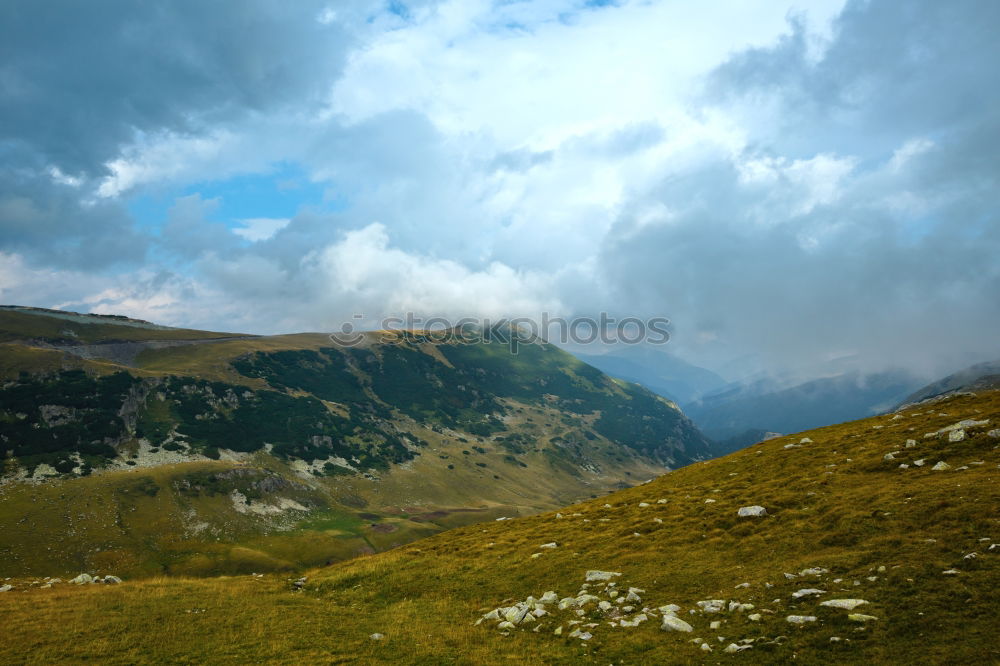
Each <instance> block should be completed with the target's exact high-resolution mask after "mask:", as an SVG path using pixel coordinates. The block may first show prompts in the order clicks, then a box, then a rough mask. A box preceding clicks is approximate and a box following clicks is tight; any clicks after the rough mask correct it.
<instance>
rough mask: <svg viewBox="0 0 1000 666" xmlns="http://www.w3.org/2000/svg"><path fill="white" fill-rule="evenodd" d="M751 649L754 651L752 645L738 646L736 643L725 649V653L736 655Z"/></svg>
mask: <svg viewBox="0 0 1000 666" xmlns="http://www.w3.org/2000/svg"><path fill="white" fill-rule="evenodd" d="M750 649H753V646H752V645H737V644H736V643H730V644H729V645H727V646H726V647H725V649H724V650H723V652H726V653H728V654H735V653H737V652H743V650H750Z"/></svg>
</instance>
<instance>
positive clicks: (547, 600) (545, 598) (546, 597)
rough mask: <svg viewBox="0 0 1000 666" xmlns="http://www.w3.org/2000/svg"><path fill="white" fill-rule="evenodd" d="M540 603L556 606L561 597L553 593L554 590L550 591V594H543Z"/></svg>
mask: <svg viewBox="0 0 1000 666" xmlns="http://www.w3.org/2000/svg"><path fill="white" fill-rule="evenodd" d="M538 601H539V602H540V603H543V604H554V603H556V602H557V601H559V595H558V594H556V593H555V592H553V591H552V590H549V591H548V592H546V593H545V594H543V595H542V598H541V599H539V600H538Z"/></svg>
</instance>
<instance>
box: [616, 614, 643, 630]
mask: <svg viewBox="0 0 1000 666" xmlns="http://www.w3.org/2000/svg"><path fill="white" fill-rule="evenodd" d="M648 619H649V617H647V616H646V614H645V613H639V614H638V615H636V616H635V617H634V618H632V619H631V620H622V621H621V622H619V624H620V625H621V626H623V627H638V626H639V625H640V624H641V623H643V622H645V621H646V620H648Z"/></svg>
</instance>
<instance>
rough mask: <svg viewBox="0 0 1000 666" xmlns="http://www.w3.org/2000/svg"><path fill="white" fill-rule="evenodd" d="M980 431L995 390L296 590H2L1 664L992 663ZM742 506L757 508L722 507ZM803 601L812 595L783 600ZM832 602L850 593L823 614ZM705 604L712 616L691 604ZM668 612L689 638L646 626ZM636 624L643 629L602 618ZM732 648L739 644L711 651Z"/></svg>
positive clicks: (470, 533) (337, 568)
mask: <svg viewBox="0 0 1000 666" xmlns="http://www.w3.org/2000/svg"><path fill="white" fill-rule="evenodd" d="M965 420H968V421H971V422H972V423H971V424H967V425H965V426H959V427H952V426H955V425H956V424H958V423H959V422H961V421H965ZM984 422H986V423H984ZM998 423H1000V393H998V392H989V393H984V394H982V395H979V396H964V395H963V396H957V397H953V398H950V399H947V400H944V401H940V402H936V403H931V404H924V405H917V406H914V407H910V408H908V409H906V410H905V411H904V412H902V413H899V414H889V415H886V416H880V417H876V418H871V419H867V420H863V421H857V422H853V423H846V424H842V425H838V426H832V427H827V428H822V429H819V430H814V431H810V432H806V433H802V434H799V435H795V436H787V437H783V438H778V439H774V440H770V441H767V442H762V443H760V444H757V445H755V446H753V447H750V448H749V449H746V450H743V451H739V452H737V453H734V454H731V455H729V456H727V457H725V458H721V459H716V460H711V461H707V462H703V463H698V464H695V465H691V466H688V467H685V468H683V469H680V470H677V471H674V472H671V473H669V474H667V475H664V476H661V477H659V478H657V479H655V480H653V481H652V482H650V483H648V484H645V485H641V486H638V487H634V488H630V489H626V490H622V491H620V492H616V493H614V494H612V495H609V496H607V497H602V498H599V499H595V500H590V501H586V502H583V503H580V504H576V505H573V506H570V507H567V508H564V509H561V510H560V511H559V512H558V513H556V512H549V513H544V514H540V515H534V516H530V517H525V518H520V519H516V520H509V521H506V520H505V521H499V522H497V521H491V522H488V523H485V524H479V525H474V526H469V527H463V528H460V529H456V530H452V531H449V532H445V533H442V534H438V535H435V536H432V537H430V538H428V539H425V540H422V541H420V542H417V543H413V544H410V545H408V546H403V547H401V548H398V549H395V550H392V551H389V552H386V553H381V554H378V555H374V556H369V557H362V558H359V559H355V560H352V561H349V562H344V563H340V564H336V565H333V566H329V567H324V568H320V569H316V570H313V571H309V572H307V576H308V579H307V580H306V581H305V583H304V585H303V586H302V587H303V588H304V589H302V590H301V591H297V589H296V587H297V586H296V585H295V584H293V582H292V579H293V578H295V577H296V576H297V575H298V574H292V575H267V576H264V577H253V576H238V577H227V578H217V579H210V580H209V579H197V580H196V579H185V578H179V579H152V580H144V581H126V582H125V583H124V584H122V585H117V586H107V585H100V586H86V587H82V588H81V587H75V586H68V585H63V584H57V585H55V586H53V587H51V588H48V589H39V587H40V586H38V585H31V581H28V580H24V579H17V580H12V581H10V583H11V584H13V585H14V588H13V589H12V590H11V591H9V592H6V593H0V614H2V615H3V617H4V618H5V624H4V628H3V630H2V631H3V637H4V640H3V641H0V660H2V661H4V662H5V663H22V662H46V663H50V662H55V661H60V660H62V661H84V660H95V659H100V660H102V661H103V662H106V663H164V662H172V663H179V662H200V663H247V662H252V661H262V660H268V661H271V662H274V663H302V662H312V663H316V662H320V663H346V662H352V661H360V662H362V663H379V662H400V663H425V664H437V663H468V664H472V663H497V662H500V661H502V660H508V659H509V660H530V661H531V662H532V663H595V664H608V663H615V664H618V663H713V664H714V663H724V662H727V661H729V660H735V661H740V662H751V663H778V662H782V663H783V662H790V661H793V660H794V661H796V662H799V663H816V664H818V663H831V662H835V663H954V664H966V663H996V662H997V661H1000V648H998V646H997V643H996V629H997V619H996V618H997V617H998V611H1000V603H998V601H997V599H996V596H995V590H996V589H998V586H1000V553H998V551H1000V545H998V546H993V544H997V543H1000V533H998V532H1000V484H998V483H997V480H998V474H1000V450H998V446H1000V438H998V435H1000V432H998V431H997V428H998V425H997V424H998ZM911 440H912V442H911ZM888 454H891V455H888ZM939 462H943V463H946V465H947V466H948V467H947V469H940V468H939V469H934V468H935V467H936V466H937V463H939ZM918 463H920V464H918ZM750 505H759V506H762V507H764V508H765V509H766V512H767V515H765V516H762V517H756V518H755V517H747V518H741V517H739V516H738V509H739V508H741V507H744V506H750ZM547 544H554V546H553V547H544V546H545V545H547ZM588 570H603V571H609V572H615V573H620V574H621V575H620V576H613V577H612V579H611V580H612V582H613V583H615V587H616V588H618V589H621V590H622V591H623V594H621V595H617V594H616V595H611V594H610V593H609V588H608V586H607V583H606V582H594V583H590V587H589V588H588V589H586V590H582V589H581V588H582V587H583V586H584V583H585V576H586V573H587V571H588ZM99 573H104V571H100V572H99ZM629 587H634V588H637V590H636V591H634V594H635V595H637V596H638V597H639V599H638V600H634V597H633V599H632V600H629V601H627V602H622V603H618V602H617V601H610V604H611V607H612V608H613V609H617V610H612V611H610V612H602V611H600V610H598V609H597V604H596V601H589V602H586V603H584V605H583V608H582V609H581V610H582V615H578V614H577V613H576V612H575V611H574V609H573V608H567V609H564V610H560V609H559V605H558V604H555V603H551V602H548V603H546V604H545V610H546V611H547V613H548V614H545V615H542V616H541V617H540V618H539V619H538V621H532V622H527V623H524V624H522V625H518V626H516V627H514V628H512V629H507V630H503V629H499V628H498V627H497V625H498V622H497V621H496V620H486V621H484V622H482V623H481V624H479V625H478V626H477V625H476V621H477V620H478V619H479V618H481V617H482V616H483V615H484V614H487V613H489V612H490V611H491V610H493V609H496V608H498V607H504V608H506V607H510V606H511V605H512V604H514V603H515V602H517V601H524V600H526V599H527V598H528V597H529V596H530V595H533V596H534V597H535V599H536V600H537V599H539V598H541V597H542V596H543V594H544V593H546V592H547V591H553V592H555V593H556V597H558V598H568V597H574V598H576V597H577V595H578V593H580V592H585V593H587V594H591V593H592V594H594V595H596V596H598V597H599V598H600V600H604V601H609V600H610V599H611V598H612V596H627V595H626V594H624V592H625V591H626V590H628V588H629ZM809 589H815V590H819V592H816V593H809V592H807V593H805V594H800V593H799V592H800V590H809ZM836 599H859V600H863V601H865V602H866V603H865V604H864V605H861V606H859V607H858V608H857V609H855V610H854V611H849V610H845V609H842V608H837V607H829V606H824V605H822V604H823V602H826V601H831V600H836ZM711 600H722V601H723V602H724V606H725V609H724V610H722V611H721V612H717V613H709V612H706V611H705V610H702V609H701V607H699V605H698V602H699V601H711ZM584 601H586V599H585V598H584ZM731 602H736V603H737V604H753V608H748V607H745V606H739V607H737V606H735V605H732V604H731ZM668 604H675V605H676V606H677V607H678V608H677V609H675V610H674V611H673V612H675V613H676V617H678V618H679V619H681V620H683V621H684V622H685V623H688V624H690V626H691V628H692V631H690V632H683V631H669V632H667V631H662V630H661V629H660V625H661V622H662V621H663V620H662V617H663V615H664V614H668V615H669V613H670V611H671V609H670V607H668V606H667V605H668ZM703 605H708V606H711V604H703ZM625 606H631V607H632V609H631V610H630V611H625V610H624V607H625ZM731 606H732V608H731ZM692 610H694V611H695V612H694V613H692V612H690V611H692ZM640 613H643V614H644V615H645V616H646V617H647V620H646V621H645V622H639V623H638V625H637V626H635V627H632V626H621V620H622V619H623V618H624V619H626V620H632V621H634V620H635V619H637V616H638V615H639V614H640ZM855 613H856V614H861V615H864V616H868V618H871V619H865V618H857V619H855V620H852V619H851V617H850V616H851V615H852V614H855ZM789 616H805V617H811V618H815V620H813V621H806V622H805V623H803V624H793V623H790V622H788V621H787V619H786V618H788V617H789ZM571 622H579V623H580V624H578V625H572V624H570V623H571ZM671 622H673V621H672V620H671ZM713 622H718V623H719V624H718V625H714V626H713V624H712V623H713ZM612 623H614V624H615V625H616V626H610V625H611V624H612ZM675 624H676V622H675ZM560 627H561V628H562V629H561V632H560V633H559V634H558V635H557V634H556V630H557V629H558V628H560ZM535 629H537V631H535ZM574 630H576V631H586V632H587V633H588V634H591V637H590V638H589V640H582V639H581V638H580V637H579V635H576V636H574V635H573V632H574ZM376 633H377V634H381V635H382V636H381V638H379V639H373V638H371V635H372V634H376ZM191 636H197V637H198V640H197V641H192V640H190V637H191ZM730 644H736V645H752V647H751V648H749V649H747V650H745V651H743V652H740V653H738V654H728V653H726V652H724V650H725V649H726V647H727V646H729V645H730ZM705 646H707V648H710V649H711V650H712V652H711V653H710V652H708V651H707V649H706V647H705ZM734 649H735V648H734Z"/></svg>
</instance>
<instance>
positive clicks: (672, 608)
mask: <svg viewBox="0 0 1000 666" xmlns="http://www.w3.org/2000/svg"><path fill="white" fill-rule="evenodd" d="M680 609H681V607H680V606H678V605H677V604H667V605H666V606H660V607H659V608H657V609H656V610H658V611H660V612H661V613H663V614H664V615H672V614H674V613H676V612H677V611H679V610H680Z"/></svg>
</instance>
